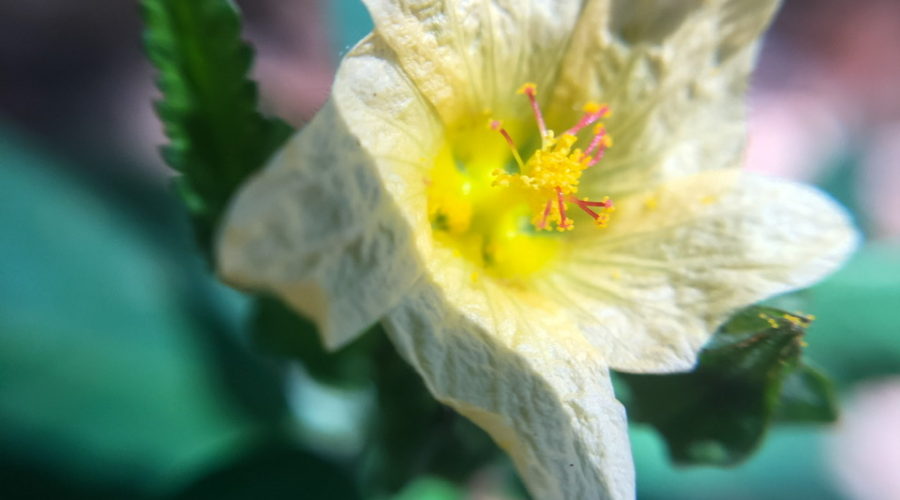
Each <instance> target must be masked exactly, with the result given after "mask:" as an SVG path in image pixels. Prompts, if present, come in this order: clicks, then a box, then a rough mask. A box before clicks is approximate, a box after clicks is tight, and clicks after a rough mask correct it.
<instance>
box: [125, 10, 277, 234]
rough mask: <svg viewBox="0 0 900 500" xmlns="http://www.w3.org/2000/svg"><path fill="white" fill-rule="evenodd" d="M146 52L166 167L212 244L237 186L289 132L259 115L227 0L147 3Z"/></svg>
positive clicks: (245, 52) (246, 52)
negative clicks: (154, 79) (156, 92)
mask: <svg viewBox="0 0 900 500" xmlns="http://www.w3.org/2000/svg"><path fill="white" fill-rule="evenodd" d="M141 6H142V13H143V17H144V21H145V24H146V30H145V32H144V47H145V49H146V51H147V55H148V56H149V58H150V60H151V61H152V62H153V64H154V66H155V67H156V68H157V70H158V71H159V75H158V78H157V85H158V87H159V89H160V91H161V92H162V95H163V98H162V100H161V101H159V102H158V103H157V105H156V109H157V112H158V114H159V116H160V118H161V120H162V122H163V124H164V127H165V132H166V135H167V136H168V138H169V140H170V142H169V144H168V145H166V146H165V147H164V149H163V156H164V158H165V160H166V162H167V163H168V164H169V166H171V167H172V168H173V169H175V170H177V171H178V172H179V173H180V174H181V175H180V177H179V178H178V179H177V180H176V188H177V191H178V193H179V194H180V196H181V198H182V200H183V201H184V202H185V204H186V205H187V207H188V210H189V211H190V213H191V216H192V217H193V219H194V222H195V224H194V226H195V229H196V231H197V236H198V239H199V242H200V244H201V246H202V247H203V249H204V250H205V251H208V250H209V248H210V245H211V240H212V236H213V233H214V231H215V227H216V223H217V221H218V218H219V217H220V215H221V214H222V211H223V210H224V209H225V207H226V206H227V204H228V200H229V199H230V198H231V196H232V194H233V193H234V191H235V190H236V189H237V187H238V186H239V185H240V184H241V182H243V181H244V179H246V178H247V176H249V175H250V174H252V173H253V172H255V171H256V170H257V169H259V168H260V167H261V166H262V165H263V164H264V163H265V161H266V160H267V159H268V158H269V156H270V155H271V154H272V153H273V151H274V150H275V149H276V148H277V147H278V146H279V145H281V144H282V143H283V142H284V140H285V139H286V138H287V137H288V136H289V135H290V133H291V127H290V126H288V125H286V124H285V123H284V122H282V121H280V120H273V119H267V118H265V117H263V116H262V115H261V114H260V113H259V112H258V111H257V90H256V85H255V84H254V83H253V82H252V81H250V80H249V79H248V78H247V73H248V71H249V69H250V66H251V63H252V59H253V57H252V50H251V49H250V47H249V46H248V45H247V44H246V43H244V42H243V41H241V39H240V18H239V15H238V12H237V9H236V7H235V6H234V4H233V3H232V2H231V1H228V0H192V1H184V0H143V1H142V2H141Z"/></svg>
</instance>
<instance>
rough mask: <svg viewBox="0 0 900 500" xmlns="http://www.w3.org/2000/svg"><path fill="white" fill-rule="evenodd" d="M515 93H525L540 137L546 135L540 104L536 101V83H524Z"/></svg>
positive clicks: (542, 137)
mask: <svg viewBox="0 0 900 500" xmlns="http://www.w3.org/2000/svg"><path fill="white" fill-rule="evenodd" d="M516 93H517V94H525V96H526V97H528V102H530V103H531V110H532V111H533V112H534V119H535V120H536V121H537V124H538V130H539V131H540V132H541V139H544V138H546V137H547V125H546V123H544V115H543V114H542V113H541V106H540V105H539V104H538V102H537V98H536V96H537V84H534V83H526V84H524V85H522V86H521V87H519V90H518V91H517V92H516Z"/></svg>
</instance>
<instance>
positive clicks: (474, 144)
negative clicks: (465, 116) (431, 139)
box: [426, 83, 614, 278]
mask: <svg viewBox="0 0 900 500" xmlns="http://www.w3.org/2000/svg"><path fill="white" fill-rule="evenodd" d="M518 93H519V94H522V95H524V96H525V97H527V98H528V101H529V103H530V105H531V109H532V112H533V114H534V118H535V121H536V122H537V128H538V132H539V134H540V145H539V146H538V147H536V148H535V150H534V151H533V153H532V154H531V155H530V156H529V157H528V160H527V161H525V160H523V158H522V155H521V154H520V152H519V148H518V147H517V146H516V143H515V142H514V140H513V137H512V134H510V132H509V131H508V130H507V129H506V128H504V127H503V124H502V123H501V122H500V121H498V120H490V121H489V124H490V128H491V129H493V130H494V131H495V132H498V133H499V135H500V137H502V139H503V142H505V147H502V143H501V149H500V150H499V151H498V150H497V143H498V142H499V141H496V139H489V138H488V140H485V139H484V133H483V132H478V133H477V134H473V133H471V131H470V132H464V133H460V134H458V137H454V138H452V139H451V140H450V141H448V143H449V145H448V147H446V148H445V150H444V151H442V152H441V154H440V155H439V156H438V159H437V161H436V163H435V166H434V168H433V169H432V170H431V172H430V176H429V178H428V179H427V180H426V182H427V186H428V210H429V217H430V220H431V222H432V227H433V229H434V231H435V236H436V239H438V240H440V241H443V242H446V243H447V244H450V245H452V246H453V247H454V248H455V249H456V250H457V251H459V252H460V253H461V254H462V255H463V256H464V257H466V258H467V259H469V260H470V261H473V262H474V263H476V264H477V265H479V266H480V267H482V268H484V269H485V270H486V271H488V272H490V273H492V274H495V275H498V276H501V277H504V278H519V277H525V276H528V275H531V274H533V273H535V272H537V271H539V270H540V269H542V268H544V267H545V266H546V264H547V263H548V262H550V261H551V260H552V258H553V257H554V256H555V255H556V253H557V251H558V247H559V243H560V240H559V238H558V237H556V236H555V235H557V234H558V233H557V232H565V231H569V230H571V229H573V228H574V225H575V221H574V220H573V219H572V218H571V217H570V216H569V213H568V208H569V204H573V205H575V206H576V207H578V208H579V209H581V211H582V212H584V213H585V214H587V215H588V216H589V217H590V218H591V219H593V221H594V223H595V225H596V226H598V227H605V226H606V224H607V223H608V221H609V217H610V213H611V212H612V211H613V210H614V207H613V204H612V202H611V201H610V200H609V198H608V197H604V198H603V199H601V200H599V201H591V200H589V199H588V198H579V197H578V196H577V194H578V188H579V183H580V181H581V175H582V173H583V172H584V170H586V169H588V168H590V167H592V166H594V165H596V164H597V163H598V162H599V161H600V160H601V159H602V158H603V155H604V153H605V152H606V150H607V149H609V148H610V147H612V139H611V137H610V136H609V134H608V133H607V131H606V128H605V127H604V125H603V124H602V123H599V120H600V119H601V118H604V117H607V116H609V115H610V110H609V108H608V107H607V106H604V105H600V104H597V103H593V102H589V103H587V104H586V105H585V106H584V110H583V115H582V116H581V119H579V120H578V122H577V123H576V124H575V125H573V126H572V127H571V128H569V129H568V130H566V131H565V132H563V133H562V134H560V135H559V136H558V137H557V136H556V134H555V132H554V131H553V130H550V129H548V128H547V126H546V124H545V122H544V117H543V114H542V113H541V109H540V106H539V104H538V102H537V87H536V85H535V84H533V83H526V84H525V85H523V86H522V87H521V88H520V89H519V91H518ZM589 127H590V128H591V134H590V135H589V137H585V141H583V142H584V143H585V147H584V149H582V148H579V147H577V145H578V143H579V141H580V139H579V133H580V132H582V131H583V130H585V129H587V128H589ZM585 135H587V134H585ZM510 156H511V157H512V159H513V160H515V161H514V162H511V161H510ZM554 230H555V231H556V232H554Z"/></svg>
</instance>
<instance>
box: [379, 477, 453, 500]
mask: <svg viewBox="0 0 900 500" xmlns="http://www.w3.org/2000/svg"><path fill="white" fill-rule="evenodd" d="M462 499H463V492H462V491H460V489H459V488H457V487H456V486H455V485H454V484H453V483H450V482H447V481H442V480H440V479H437V478H432V477H423V478H420V479H416V480H415V481H413V482H412V483H411V484H410V485H409V486H407V487H406V488H403V491H401V492H400V493H399V494H398V495H396V496H394V497H391V500H462Z"/></svg>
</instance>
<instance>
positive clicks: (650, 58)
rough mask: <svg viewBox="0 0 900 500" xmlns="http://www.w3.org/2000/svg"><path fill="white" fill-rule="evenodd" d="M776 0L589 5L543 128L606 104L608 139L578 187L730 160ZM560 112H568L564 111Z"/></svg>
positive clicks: (655, 178)
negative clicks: (586, 106)
mask: <svg viewBox="0 0 900 500" xmlns="http://www.w3.org/2000/svg"><path fill="white" fill-rule="evenodd" d="M778 3H779V2H778V0H679V1H669V0H594V1H592V2H590V3H589V4H588V5H587V6H586V8H585V11H584V13H583V14H582V16H581V18H580V20H579V23H578V26H577V28H576V31H575V33H574V34H573V36H572V43H571V46H570V48H569V51H568V53H567V55H566V58H565V60H564V61H563V62H562V64H561V72H560V76H559V79H558V81H557V84H556V87H555V88H554V97H553V100H552V102H553V107H552V112H551V115H555V116H557V117H560V118H557V119H556V120H554V119H553V118H551V121H552V122H555V124H557V125H558V121H559V120H563V119H564V118H562V117H565V116H571V113H572V110H573V109H575V108H577V107H579V106H581V105H582V104H583V103H584V101H585V100H587V99H589V98H590V99H594V100H597V101H600V102H608V103H610V105H611V107H612V109H613V111H614V113H615V114H614V116H612V117H611V118H610V119H609V120H608V121H607V129H608V130H609V131H610V133H611V134H612V136H613V137H614V138H615V140H616V145H615V147H614V148H612V149H611V150H610V151H609V154H608V155H607V156H606V158H604V160H603V162H602V163H601V165H603V168H600V169H595V170H593V171H592V172H590V175H589V176H588V177H587V178H586V179H585V182H587V183H590V184H591V185H593V186H596V187H597V189H602V190H603V191H604V193H603V194H620V193H622V192H630V191H635V190H638V189H643V188H646V187H647V186H649V185H652V184H654V183H657V182H659V181H662V180H665V179H670V178H673V177H676V176H680V175H686V174H691V173H696V172H699V171H702V170H708V169H716V168H726V167H732V166H735V165H737V164H738V162H739V159H740V156H741V154H742V151H743V148H744V137H745V135H746V132H745V126H744V115H745V103H744V94H745V92H746V88H747V79H748V76H749V73H750V70H751V67H752V65H753V62H754V60H755V55H756V52H757V48H758V43H757V41H758V38H759V36H760V34H761V32H762V31H763V29H764V28H765V27H766V26H767V24H768V22H769V20H770V18H771V16H772V14H773V12H774V11H775V9H776V7H777V5H778ZM567 113H568V115H566V114H567Z"/></svg>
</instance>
